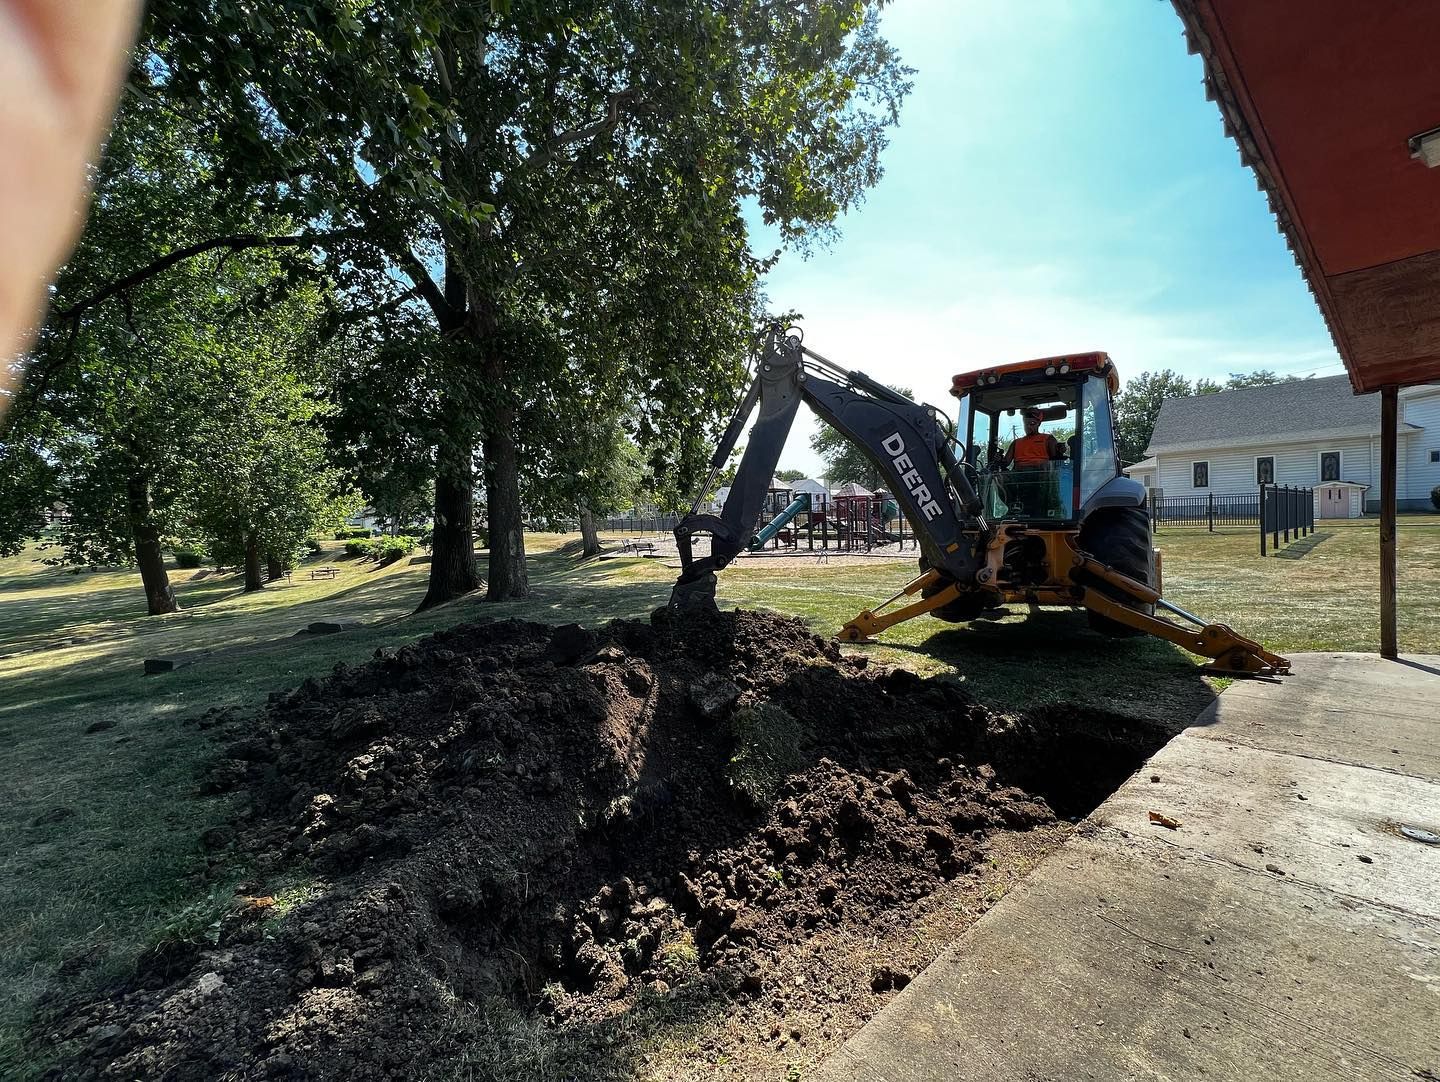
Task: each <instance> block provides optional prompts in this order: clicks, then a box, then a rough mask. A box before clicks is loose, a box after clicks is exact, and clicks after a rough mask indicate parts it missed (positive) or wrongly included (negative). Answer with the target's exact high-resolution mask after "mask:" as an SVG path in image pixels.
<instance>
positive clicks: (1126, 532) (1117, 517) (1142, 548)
mask: <svg viewBox="0 0 1440 1082" xmlns="http://www.w3.org/2000/svg"><path fill="white" fill-rule="evenodd" d="M1077 540H1078V542H1079V545H1080V550H1081V551H1082V552H1085V553H1087V554H1088V555H1090V556H1093V557H1095V559H1097V560H1099V561H1100V562H1101V563H1102V564H1106V565H1107V566H1109V567H1113V568H1114V569H1115V570H1116V571H1118V572H1120V574H1122V575H1126V576H1128V577H1130V578H1132V579H1135V580H1136V581H1137V582H1143V583H1144V584H1145V585H1146V586H1154V585H1155V548H1154V545H1152V544H1151V538H1150V515H1149V513H1148V512H1147V511H1146V510H1145V508H1143V507H1104V508H1101V509H1100V510H1098V511H1093V512H1091V513H1090V515H1089V517H1087V518H1086V519H1085V521H1084V522H1083V523H1081V525H1080V536H1079V538H1078V539H1077ZM1092 588H1093V589H1095V590H1098V591H1099V592H1100V593H1103V594H1105V595H1106V596H1107V597H1113V598H1114V599H1115V600H1117V601H1124V602H1126V603H1129V604H1133V600H1134V599H1133V598H1131V597H1130V595H1129V594H1127V593H1125V592H1124V591H1122V590H1117V589H1116V588H1115V587H1113V586H1110V585H1108V584H1107V583H1104V582H1097V583H1095V584H1094V585H1093V587H1092ZM1139 608H1140V610H1141V611H1143V612H1146V613H1149V614H1151V615H1153V614H1154V612H1155V606H1154V605H1142V606H1139ZM1085 615H1086V616H1087V617H1088V618H1089V620H1090V627H1091V628H1092V629H1093V630H1095V631H1098V632H1100V633H1101V634H1102V635H1109V636H1111V637H1112V638H1116V639H1124V638H1130V637H1131V636H1134V635H1143V634H1145V633H1144V632H1143V631H1140V630H1139V629H1137V628H1133V627H1128V626H1127V625H1125V624H1121V623H1117V622H1116V621H1114V620H1111V619H1109V618H1108V617H1104V616H1101V615H1100V614H1099V613H1095V612H1090V611H1089V610H1086V613H1085Z"/></svg>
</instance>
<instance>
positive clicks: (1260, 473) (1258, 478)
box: [1255, 455, 1275, 485]
mask: <svg viewBox="0 0 1440 1082" xmlns="http://www.w3.org/2000/svg"><path fill="white" fill-rule="evenodd" d="M1255 483H1256V484H1257V485H1273V484H1274V483H1275V456H1274V455H1266V456H1265V457H1264V458H1257V459H1256V460H1255Z"/></svg>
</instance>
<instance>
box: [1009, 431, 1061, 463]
mask: <svg viewBox="0 0 1440 1082" xmlns="http://www.w3.org/2000/svg"><path fill="white" fill-rule="evenodd" d="M1054 446H1055V437H1054V436H1052V435H1050V434H1049V433H1048V432H1037V433H1035V435H1033V436H1019V437H1017V438H1016V440H1015V442H1014V443H1012V444H1011V445H1010V457H1011V458H1012V459H1013V460H1014V462H1015V465H1017V466H1039V465H1042V464H1043V463H1046V462H1049V461H1050V460H1051V459H1052V458H1054V457H1055V456H1054V455H1053V454H1051V449H1052V448H1053V447H1054Z"/></svg>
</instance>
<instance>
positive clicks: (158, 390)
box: [6, 99, 322, 614]
mask: <svg viewBox="0 0 1440 1082" xmlns="http://www.w3.org/2000/svg"><path fill="white" fill-rule="evenodd" d="M210 149H211V148H210V147H209V146H208V145H207V144H206V142H205V140H204V139H203V138H202V137H200V135H199V133H198V132H196V130H195V129H194V128H193V127H191V126H188V125H186V124H185V123H184V122H183V121H182V120H180V119H178V118H177V117H176V116H175V115H173V114H171V113H169V112H167V111H165V110H163V109H160V108H158V107H157V106H156V105H155V103H154V102H151V101H147V100H144V99H131V100H130V101H128V102H127V104H126V107H125V108H124V109H123V110H122V112H121V114H120V117H119V119H118V122H117V125H116V128H115V130H114V132H113V133H112V136H111V139H110V141H109V143H108V144H107V147H106V150H105V153H104V155H103V157H102V160H101V163H100V166H99V168H98V170H97V177H96V197H95V206H94V209H93V212H92V214H91V216H90V219H89V222H88V224H87V227H86V229H85V231H84V233H83V235H82V237H81V241H80V244H79V246H78V248H77V249H76V252H75V253H74V255H73V256H72V258H71V259H70V261H69V262H68V263H67V264H66V266H65V267H64V268H63V270H62V272H61V274H60V276H59V279H58V282H57V285H56V289H55V293H54V304H53V306H52V317H51V319H50V321H49V322H48V323H47V325H46V327H45V329H44V330H43V332H42V334H41V337H40V339H39V341H38V342H37V345H36V348H35V351H34V353H33V356H32V357H31V358H30V368H31V373H30V379H29V380H28V382H27V384H26V386H25V388H24V390H23V392H22V394H21V396H20V399H19V401H18V402H17V404H16V408H15V409H14V411H13V412H12V414H11V416H10V421H11V423H12V428H11V432H12V433H16V434H18V438H17V439H12V438H10V437H7V439H6V443H7V446H14V447H16V448H19V449H22V450H23V449H27V448H28V449H30V453H31V454H39V455H40V456H41V457H42V458H43V460H44V462H45V463H46V465H47V467H48V478H49V483H48V489H45V490H42V489H40V488H38V487H34V486H32V488H34V491H33V492H32V493H31V497H30V498H31V500H32V501H35V500H38V501H42V502H46V503H48V502H49V501H52V500H53V501H58V502H59V503H61V504H62V505H63V507H64V509H65V510H66V512H67V517H66V519H65V520H64V522H63V525H62V527H61V530H60V545H61V556H60V557H59V559H60V560H61V561H63V562H71V563H89V564H100V563H106V564H111V563H118V564H135V565H137V566H138V567H139V570H140V576H141V582H142V585H143V587H144V590H145V595H146V600H147V607H148V610H149V611H150V612H151V613H152V614H159V613H165V612H173V611H175V609H176V608H177V607H178V606H177V604H176V601H175V596H174V592H173V590H172V589H171V586H170V582H169V576H168V573H167V571H166V568H165V563H164V554H163V549H164V547H165V546H166V545H167V544H169V543H170V542H172V541H173V540H175V539H177V538H182V537H188V536H193V535H194V534H195V532H196V525H195V523H194V521H193V516H194V508H195V499H194V497H195V494H196V491H197V489H199V488H200V487H202V486H203V484H204V483H205V481H206V479H207V471H213V470H215V469H217V468H220V467H219V463H220V462H221V460H222V458H223V457H224V456H225V455H226V454H227V453H229V451H230V450H231V448H230V447H229V446H228V445H226V444H223V443H217V442H207V434H209V433H212V432H213V429H214V424H215V418H216V417H217V416H218V415H219V414H220V413H221V412H223V410H225V409H227V408H229V407H230V406H231V404H232V401H233V400H234V399H235V398H236V396H239V395H242V394H250V393H251V392H252V390H253V389H254V381H255V376H256V365H257V363H259V362H261V361H264V360H265V358H264V357H262V356H260V354H258V353H257V352H255V350H256V348H257V344H258V343H261V342H262V341H263V342H264V343H266V349H267V350H269V351H270V352H272V353H278V352H286V353H287V355H288V356H290V357H291V358H292V359H293V358H294V356H295V349H294V346H295V343H296V341H297V340H298V336H303V335H304V334H305V333H306V332H304V331H297V322H298V323H305V324H306V325H308V326H313V324H314V322H315V317H316V315H317V313H318V310H319V307H320V304H321V301H322V294H321V292H320V291H319V290H318V287H316V286H313V285H310V286H305V287H303V288H305V289H307V290H308V291H309V294H308V301H307V305H308V312H309V315H308V316H307V317H306V319H304V320H297V312H296V309H295V307H294V305H293V304H291V303H289V302H287V300H286V297H288V296H289V295H290V293H291V287H292V286H293V285H294V282H293V280H292V277H291V275H290V274H289V273H288V271H289V267H288V266H287V263H286V261H282V260H281V259H280V258H279V257H277V256H276V255H275V253H274V252H264V251H242V252H240V253H238V254H236V253H230V252H226V251H224V250H223V249H222V248H211V249H207V250H205V251H203V252H194V253H192V254H193V258H187V259H184V260H174V261H171V262H170V263H168V264H165V265H164V266H163V267H162V268H161V270H162V271H163V273H153V274H146V275H144V276H141V277H139V278H136V279H133V280H130V279H129V278H128V276H127V274H126V273H125V272H126V271H127V270H129V269H132V268H134V267H135V266H137V265H146V266H154V265H156V264H157V262H163V261H164V260H165V259H166V258H167V255H168V254H169V253H173V252H175V251H177V250H183V249H184V248H185V247H186V246H187V244H188V242H189V241H191V240H192V239H193V237H194V235H195V233H196V232H197V230H199V229H200V228H202V227H201V226H200V224H199V223H200V222H203V223H204V228H213V226H214V225H215V224H216V223H221V224H224V225H226V226H227V227H235V226H238V225H240V224H242V223H248V224H249V225H250V226H251V227H254V226H257V225H258V226H260V227H261V228H262V229H265V230H267V231H268V230H274V229H276V227H277V226H279V225H283V223H277V222H275V221H273V220H268V219H263V218H258V217H256V215H255V213H254V209H253V207H250V206H248V205H246V204H244V203H243V202H240V203H238V204H234V203H228V202H227V203H224V204H223V205H222V204H221V203H217V202H216V199H215V183H216V178H217V169H218V165H217V160H216V157H215V156H214V155H213V154H212V153H210ZM267 364H268V362H267ZM272 369H273V365H270V366H269V367H267V369H266V370H267V371H270V370H272ZM256 393H258V395H259V399H258V400H257V401H253V402H251V403H250V404H251V408H252V410H254V411H255V412H256V413H257V414H258V415H259V416H260V417H261V418H263V419H269V420H270V421H271V423H273V424H289V423H292V422H291V419H290V418H288V417H283V416H282V414H283V411H273V410H270V408H269V403H268V402H267V401H266V396H267V395H268V394H269V393H270V389H269V388H266V387H261V388H260V389H259V390H258V392H256ZM227 438H228V436H227ZM35 475H36V471H34V470H32V471H30V473H29V474H26V475H24V476H30V477H33V476H35ZM284 496H285V490H284V487H283V485H280V484H275V485H272V487H271V488H270V490H269V493H268V495H267V496H266V499H268V500H270V501H272V502H278V501H279V500H282V499H283V498H284Z"/></svg>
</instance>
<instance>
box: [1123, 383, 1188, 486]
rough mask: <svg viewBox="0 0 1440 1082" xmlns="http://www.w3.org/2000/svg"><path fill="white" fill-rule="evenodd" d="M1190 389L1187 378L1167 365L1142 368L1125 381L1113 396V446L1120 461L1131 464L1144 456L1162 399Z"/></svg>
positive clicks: (1178, 394) (1184, 395)
mask: <svg viewBox="0 0 1440 1082" xmlns="http://www.w3.org/2000/svg"><path fill="white" fill-rule="evenodd" d="M1193 393H1194V388H1193V387H1192V386H1191V383H1190V381H1189V380H1188V379H1186V378H1185V377H1184V376H1182V375H1180V373H1178V372H1175V371H1173V370H1172V369H1169V368H1166V369H1163V370H1162V371H1159V372H1141V373H1140V374H1139V375H1138V376H1135V377H1134V378H1132V379H1131V380H1130V381H1129V382H1128V383H1126V384H1125V386H1124V387H1123V388H1121V390H1120V393H1119V394H1117V395H1116V396H1115V450H1116V453H1117V454H1118V455H1119V456H1120V461H1121V462H1122V463H1123V464H1125V465H1130V464H1132V463H1135V462H1139V461H1141V460H1142V459H1143V458H1144V457H1145V448H1146V447H1148V446H1149V445H1150V434H1151V433H1152V432H1154V431H1155V418H1157V417H1159V416H1160V406H1161V405H1162V404H1163V403H1164V401H1165V399H1167V398H1188V397H1189V396H1190V395H1191V394H1193Z"/></svg>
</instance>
